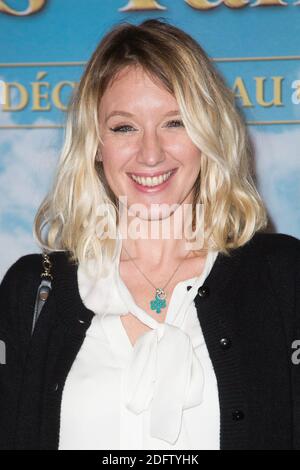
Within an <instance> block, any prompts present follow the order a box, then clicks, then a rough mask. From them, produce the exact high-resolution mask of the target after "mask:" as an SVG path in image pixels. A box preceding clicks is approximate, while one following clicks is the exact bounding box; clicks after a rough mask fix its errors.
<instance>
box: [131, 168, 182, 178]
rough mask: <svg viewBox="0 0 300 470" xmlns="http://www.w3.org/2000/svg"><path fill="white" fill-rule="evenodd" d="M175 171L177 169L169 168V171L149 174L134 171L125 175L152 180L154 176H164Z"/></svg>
mask: <svg viewBox="0 0 300 470" xmlns="http://www.w3.org/2000/svg"><path fill="white" fill-rule="evenodd" d="M176 170H177V168H171V169H169V170H164V171H157V172H150V173H141V172H135V171H134V172H127V175H129V176H130V175H134V176H141V177H144V178H147V176H149V177H150V178H154V177H155V176H160V175H164V174H165V173H169V172H170V171H172V172H175V171H176Z"/></svg>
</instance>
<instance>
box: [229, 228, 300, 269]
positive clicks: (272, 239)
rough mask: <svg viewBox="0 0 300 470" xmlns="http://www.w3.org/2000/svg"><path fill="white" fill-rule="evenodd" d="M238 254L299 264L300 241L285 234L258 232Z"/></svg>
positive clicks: (239, 249) (238, 250)
mask: <svg viewBox="0 0 300 470" xmlns="http://www.w3.org/2000/svg"><path fill="white" fill-rule="evenodd" d="M237 252H239V253H240V254H241V255H243V254H244V255H246V256H255V255H256V256H259V257H262V258H265V257H267V258H268V259H273V260H274V259H276V260H277V263H280V262H282V263H286V262H290V263H291V264H297V263H298V264H299V262H300V240H299V239H298V238H296V237H294V236H292V235H288V234H285V233H265V232H256V233H255V234H254V236H253V237H252V238H251V239H250V240H249V241H248V242H247V243H245V245H243V246H242V247H240V248H238V249H237Z"/></svg>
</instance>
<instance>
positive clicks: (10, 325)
mask: <svg viewBox="0 0 300 470" xmlns="http://www.w3.org/2000/svg"><path fill="white" fill-rule="evenodd" d="M40 259H41V255H38V254H29V255H25V256H22V257H21V258H19V259H18V260H17V261H16V262H15V263H14V264H12V265H11V266H10V268H9V269H8V270H7V272H6V273H5V275H4V278H3V279H2V281H1V284H0V354H1V355H0V449H4V450H5V449H8V450H10V449H14V445H15V443H14V441H15V432H16V426H17V417H18V404H19V398H20V394H21V393H22V374H23V370H24V365H25V361H26V348H27V346H28V344H29V341H30V327H31V323H30V322H31V318H29V317H30V316H31V315H32V313H33V306H34V300H35V292H36V285H37V284H38V281H39V278H38V271H39V269H40V267H39V266H40V264H41V262H40ZM25 307H26V308H25ZM26 317H28V318H26Z"/></svg>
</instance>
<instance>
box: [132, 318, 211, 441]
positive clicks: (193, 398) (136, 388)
mask: <svg viewBox="0 0 300 470" xmlns="http://www.w3.org/2000/svg"><path fill="white" fill-rule="evenodd" d="M124 378H125V381H124V393H125V406H126V407H127V408H128V409H129V410H130V411H132V412H133V413H135V414H139V413H141V412H142V411H144V410H147V409H148V408H149V407H150V413H151V418H150V434H151V436H152V437H155V438H158V439H163V440H165V441H167V442H169V443H171V444H174V443H175V442H176V440H177V438H178V436H179V433H180V429H181V422H182V412H183V410H184V409H187V408H192V407H194V406H197V405H199V404H200V403H201V402H202V400H203V387H204V374H203V368H202V365H201V363H200V361H199V359H198V357H197V356H196V353H195V350H194V348H193V345H192V341H191V339H190V337H189V335H188V334H186V333H185V332H184V331H182V330H181V329H180V328H178V327H176V326H173V325H170V324H167V323H159V324H158V327H157V328H155V329H153V330H151V331H148V332H146V333H145V334H143V335H142V336H140V337H139V338H138V340H137V341H136V343H135V345H134V348H133V350H132V356H131V358H130V361H129V364H128V366H127V367H126V368H125V376H124Z"/></svg>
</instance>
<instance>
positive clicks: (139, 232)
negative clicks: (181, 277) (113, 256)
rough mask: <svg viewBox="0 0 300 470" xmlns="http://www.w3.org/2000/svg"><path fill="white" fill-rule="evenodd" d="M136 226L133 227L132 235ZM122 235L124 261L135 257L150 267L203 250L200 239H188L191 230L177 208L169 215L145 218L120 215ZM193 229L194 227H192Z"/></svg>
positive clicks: (169, 262) (200, 252) (193, 254)
mask: <svg viewBox="0 0 300 470" xmlns="http://www.w3.org/2000/svg"><path fill="white" fill-rule="evenodd" d="M133 228H135V229H136V230H135V231H134V235H133ZM119 230H120V233H121V235H122V247H123V248H122V252H121V261H126V260H129V259H130V258H133V259H134V260H135V261H138V262H141V263H143V264H144V265H147V266H149V267H153V268H155V267H158V266H159V267H161V266H168V264H172V262H173V263H174V260H175V261H179V260H181V259H184V258H185V257H186V256H187V257H188V258H190V257H195V256H199V255H202V256H203V254H204V251H203V250H201V244H200V247H199V242H198V243H197V244H196V243H194V244H193V243H188V241H189V239H190V237H191V232H189V231H188V228H187V226H185V219H184V218H181V220H180V221H179V220H178V216H177V214H176V211H174V212H173V213H172V214H171V215H169V216H168V217H165V218H162V219H157V220H146V219H141V218H137V217H134V216H130V215H129V213H128V212H126V217H121V218H120V223H119ZM190 230H191V229H190Z"/></svg>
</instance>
